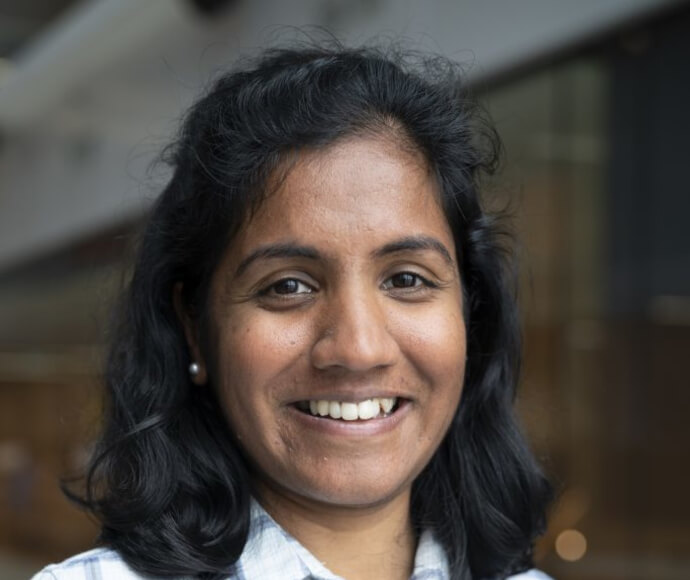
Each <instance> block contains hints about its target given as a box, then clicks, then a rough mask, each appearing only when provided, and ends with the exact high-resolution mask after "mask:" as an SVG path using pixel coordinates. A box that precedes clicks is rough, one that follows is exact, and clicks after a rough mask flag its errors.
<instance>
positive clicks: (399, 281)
mask: <svg viewBox="0 0 690 580" xmlns="http://www.w3.org/2000/svg"><path fill="white" fill-rule="evenodd" d="M419 283H421V278H420V277H419V276H417V275H415V274H410V273H409V272H401V273H400V274H396V275H395V276H391V284H392V286H393V287H394V288H413V287H414V286H417V285H418V284H419Z"/></svg>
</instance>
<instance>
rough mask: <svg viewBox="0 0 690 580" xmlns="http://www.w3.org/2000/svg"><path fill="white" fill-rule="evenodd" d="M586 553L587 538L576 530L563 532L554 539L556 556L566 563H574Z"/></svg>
mask: <svg viewBox="0 0 690 580" xmlns="http://www.w3.org/2000/svg"><path fill="white" fill-rule="evenodd" d="M586 552H587V538H585V537H584V536H583V535H582V533H581V532H578V531H577V530H563V531H562V532H561V533H560V534H558V537H557V538H556V554H558V555H559V556H560V557H561V558H562V559H563V560H566V561H568V562H576V561H577V560H579V559H580V558H582V556H584V555H585V553H586Z"/></svg>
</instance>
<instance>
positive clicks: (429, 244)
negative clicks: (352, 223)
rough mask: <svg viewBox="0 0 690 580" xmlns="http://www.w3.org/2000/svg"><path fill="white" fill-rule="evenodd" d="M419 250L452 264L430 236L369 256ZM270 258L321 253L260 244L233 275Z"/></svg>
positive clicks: (310, 248)
mask: <svg viewBox="0 0 690 580" xmlns="http://www.w3.org/2000/svg"><path fill="white" fill-rule="evenodd" d="M420 250H421V251H429V250H431V251H433V252H436V253H438V254H440V255H441V257H442V258H443V259H444V261H445V262H446V263H447V264H449V265H453V258H452V257H451V255H450V252H449V251H448V249H447V248H446V246H444V245H443V244H442V243H441V242H440V241H439V240H437V239H436V238H433V237H431V236H408V237H405V238H402V239H399V240H396V241H394V242H390V243H388V244H386V245H385V246H382V247H381V248H378V249H376V250H374V251H373V252H372V253H371V256H372V257H373V258H383V257H385V256H388V255H390V254H395V253H398V252H414V251H420ZM271 258H307V259H310V260H319V259H321V258H322V254H321V253H320V252H319V251H318V250H317V249H316V248H314V247H313V246H300V245H297V244H293V243H290V242H287V243H282V244H270V245H267V246H261V247H259V248H257V249H256V250H254V251H253V252H252V253H251V254H249V255H248V256H247V257H246V258H244V259H243V260H242V261H241V262H240V264H239V266H237V269H236V270H235V277H239V276H241V275H242V274H243V273H244V272H245V271H246V270H247V268H249V266H250V265H251V264H252V263H254V262H256V261H257V260H261V259H271Z"/></svg>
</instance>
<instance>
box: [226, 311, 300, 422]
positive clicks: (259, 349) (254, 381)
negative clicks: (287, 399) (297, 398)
mask: <svg viewBox="0 0 690 580" xmlns="http://www.w3.org/2000/svg"><path fill="white" fill-rule="evenodd" d="M267 314H268V313H267ZM287 318H289V317H286V319H287ZM232 319H233V324H232V325H230V324H226V325H225V327H224V328H221V329H220V332H219V333H218V343H217V350H218V352H217V357H216V360H217V361H218V364H217V369H216V373H215V374H216V378H217V382H216V384H218V385H219V386H220V389H221V396H222V399H223V402H224V404H225V407H226V409H225V411H226V415H228V416H229V418H230V420H231V423H232V424H233V425H234V426H235V427H236V428H240V426H241V425H242V424H243V423H249V424H250V425H251V424H252V422H255V421H256V420H262V419H264V418H265V416H266V415H268V414H269V413H271V412H273V411H274V409H275V405H276V402H277V401H278V400H280V399H281V393H282V392H283V390H284V389H285V388H286V387H287V386H288V383H287V381H288V379H287V378H286V377H287V375H288V374H289V372H290V370H291V369H292V368H293V366H294V365H295V364H296V362H297V361H299V360H300V358H301V355H302V353H303V352H304V341H305V338H306V335H307V333H306V330H305V329H304V328H302V326H301V325H299V324H295V323H294V321H292V322H290V321H289V320H285V322H284V323H282V324H276V318H275V315H268V316H260V315H254V316H251V317H248V316H242V315H241V314H235V315H234V316H233V317H232Z"/></svg>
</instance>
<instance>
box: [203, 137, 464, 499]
mask: <svg viewBox="0 0 690 580" xmlns="http://www.w3.org/2000/svg"><path fill="white" fill-rule="evenodd" d="M437 197H438V194H437V191H436V184H435V182H434V180H433V178H432V176H431V174H430V173H429V171H428V168H427V166H426V164H425V163H424V161H423V159H422V158H421V156H414V155H413V154H411V153H410V152H405V151H403V150H401V149H399V148H397V147H396V145H395V144H394V143H392V142H391V141H389V140H385V139H383V138H379V139H375V138H373V137H372V138H361V137H360V138H352V139H349V140H344V141H340V142H337V143H336V144H334V145H332V146H330V147H329V148H327V149H325V150H321V151H318V152H311V153H305V154H303V155H301V156H300V158H299V159H298V161H297V162H296V164H295V165H294V167H292V168H291V169H290V171H289V173H288V174H287V177H286V178H285V179H284V181H282V182H281V184H280V186H279V188H278V189H277V191H276V193H274V194H272V195H270V196H269V197H268V198H267V199H266V200H265V202H264V203H263V204H262V205H261V206H260V209H259V211H258V212H257V213H256V214H255V215H254V216H253V218H252V219H251V221H250V222H249V223H247V224H246V225H245V226H244V228H243V229H242V230H241V231H240V232H239V234H238V236H237V238H236V239H235V240H234V241H233V243H232V244H231V247H230V248H229V250H228V251H227V252H226V254H225V256H224V258H223V259H222V261H221V263H220V265H219V267H218V269H217V271H216V273H215V274H214V278H213V282H212V288H211V300H210V319H211V321H212V322H211V325H212V326H211V336H212V344H213V348H214V350H215V352H214V353H213V356H212V357H210V358H212V359H213V360H214V364H213V367H212V368H210V369H209V376H210V379H211V381H212V383H213V384H214V385H216V388H217V389H218V391H219V397H220V400H221V401H222V405H223V407H224V412H225V414H226V416H227V418H228V420H229V423H230V425H231V428H232V430H233V432H234V433H235V434H236V436H237V438H238V441H239V444H240V445H241V446H242V448H243V449H244V450H245V452H246V454H247V456H248V457H249V458H250V460H251V462H252V463H253V468H254V470H255V473H256V477H257V483H258V484H259V485H260V486H262V487H263V488H264V489H270V490H271V491H272V494H273V496H274V497H275V496H276V494H277V496H278V497H280V496H282V497H286V498H287V497H291V498H293V499H294V498H301V499H303V500H311V501H318V502H320V503H324V502H325V503H327V504H331V505H338V506H373V505H379V504H382V503H385V502H388V501H391V500H393V499H395V498H400V497H403V496H404V494H406V493H409V490H410V488H411V485H412V482H413V480H414V479H415V478H416V476H417V475H418V474H419V473H420V472H421V470H422V469H423V468H424V466H425V465H426V464H427V462H428V461H429V460H430V458H431V456H432V455H433V453H434V451H435V450H436V448H437V447H438V445H439V444H440V442H441V440H442V438H443V436H444V434H445V433H446V430H447V429H448V426H449V424H450V422H451V419H452V417H453V414H454V413H455V410H456V408H457V406H458V402H459V400H460V392H461V388H462V383H463V376H464V371H465V325H464V321H463V314H462V291H461V281H460V277H459V273H458V267H457V260H456V255H455V249H454V245H453V237H452V233H451V231H450V228H449V226H448V224H447V221H446V219H445V217H444V215H443V212H442V210H441V208H440V207H439V203H438V200H437ZM391 407H392V408H391Z"/></svg>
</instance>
